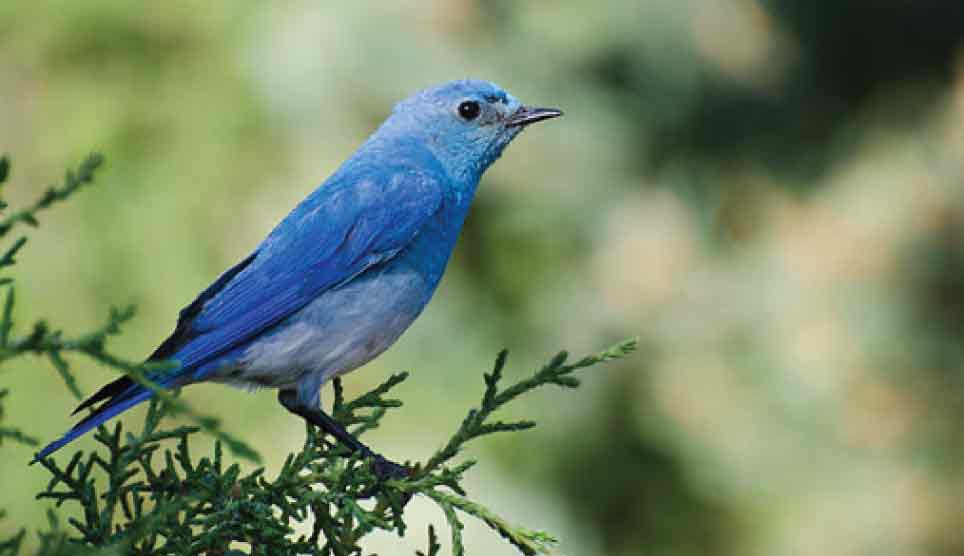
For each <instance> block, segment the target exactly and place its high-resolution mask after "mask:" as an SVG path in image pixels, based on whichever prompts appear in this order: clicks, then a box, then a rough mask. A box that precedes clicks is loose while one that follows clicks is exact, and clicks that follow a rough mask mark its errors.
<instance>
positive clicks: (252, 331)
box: [150, 167, 443, 374]
mask: <svg viewBox="0 0 964 556" xmlns="http://www.w3.org/2000/svg"><path fill="white" fill-rule="evenodd" d="M386 170H387V169H385V168H381V169H380V171H378V172H375V171H372V172H368V174H369V175H365V176H362V177H360V178H359V177H357V176H356V177H355V178H354V179H352V182H351V183H346V182H345V181H344V180H338V179H334V178H333V180H330V182H331V181H334V183H328V184H326V185H325V186H323V187H322V188H320V189H319V190H317V191H316V192H315V193H314V194H313V195H311V196H309V197H308V198H307V199H305V200H304V201H303V202H302V203H301V204H300V205H299V206H298V207H296V208H295V210H293V211H292V212H291V214H289V215H288V216H287V217H286V218H285V220H284V221H283V222H282V223H281V224H279V225H278V227H277V228H275V230H274V231H273V232H272V233H271V235H269V236H268V237H267V238H266V239H265V241H264V242H263V243H262V244H261V246H259V248H258V249H257V250H256V251H255V252H254V253H253V254H252V255H251V256H249V257H248V258H247V259H245V260H244V261H242V262H241V263H239V264H238V265H236V266H235V267H233V268H231V269H230V270H228V271H227V272H225V273H224V274H223V275H221V277H220V278H218V280H217V281H215V283H214V284H212V285H211V286H210V287H209V288H208V289H206V290H205V291H204V292H202V293H201V295H200V296H198V298H197V299H196V300H195V301H194V302H193V303H191V305H189V306H187V307H186V308H185V309H184V310H183V311H181V314H180V317H179V318H178V323H177V327H176V329H175V331H174V333H173V334H171V337H170V338H168V339H167V340H166V341H165V342H164V343H163V344H161V346H160V347H159V348H158V349H157V350H156V351H155V352H154V354H152V355H151V357H150V359H152V360H157V359H164V358H173V359H176V360H178V361H179V362H180V368H181V370H182V371H189V370H192V369H196V368H197V367H198V366H200V365H202V364H204V363H206V362H208V361H211V360H212V359H213V358H215V357H217V356H219V355H221V354H223V353H225V352H227V351H229V350H231V349H232V348H235V347H237V346H239V345H241V344H243V343H244V342H245V341H247V340H249V339H250V338H253V337H255V336H256V335H257V334H259V333H260V332H262V331H264V330H265V329H267V328H268V327H270V326H272V325H274V324H276V323H278V322H279V321H281V320H282V319H284V318H285V317H287V316H288V315H291V314H292V313H294V312H296V311H298V310H299V309H301V308H302V307H304V306H305V305H307V304H308V303H309V302H311V301H312V300H313V299H315V298H316V297H317V296H318V295H320V294H321V293H322V292H324V291H326V290H328V289H331V288H335V287H338V286H339V285H341V284H344V283H346V282H348V281H350V280H351V279H353V278H354V277H356V276H358V275H359V274H360V273H362V272H363V271H365V270H366V269H368V268H370V267H372V266H374V265H377V264H379V263H383V262H385V261H388V260H390V259H391V258H393V257H394V256H395V255H396V254H397V253H398V252H399V251H401V250H402V249H404V248H405V247H406V246H407V245H409V244H410V243H411V242H412V240H413V239H414V238H415V236H416V235H417V234H418V232H419V230H420V229H421V228H422V227H423V225H424V224H425V223H426V221H427V220H428V219H429V218H431V217H432V216H433V215H434V214H435V213H436V211H437V210H438V209H439V207H440V206H441V203H442V196H443V194H442V191H443V190H442V187H441V183H440V181H439V180H438V179H435V178H434V177H433V175H432V174H431V173H428V172H423V171H420V170H418V169H416V168H412V167H405V168H397V169H395V171H386ZM179 374H180V373H179Z"/></svg>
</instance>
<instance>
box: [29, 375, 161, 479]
mask: <svg viewBox="0 0 964 556" xmlns="http://www.w3.org/2000/svg"><path fill="white" fill-rule="evenodd" d="M153 394H154V392H153V391H151V390H150V389H148V388H144V387H143V386H141V385H140V384H137V383H136V382H134V381H133V380H131V379H130V378H128V377H126V376H125V377H121V378H119V379H117V380H115V381H113V382H111V383H110V384H108V385H106V386H104V387H103V388H101V389H100V390H98V391H97V393H95V394H94V395H93V396H91V397H89V398H87V399H86V400H84V402H83V403H82V404H80V406H79V407H78V408H77V409H76V410H75V411H74V413H77V412H78V411H80V410H82V409H84V408H86V407H90V406H91V405H93V404H95V403H97V402H99V401H101V400H105V399H106V400H107V401H106V402H105V403H104V404H103V405H101V406H100V407H98V408H97V409H96V410H94V411H93V413H91V414H90V415H88V416H86V417H84V418H83V420H81V421H80V422H79V423H77V424H76V425H74V427H73V428H72V429H70V430H69V431H67V432H66V434H64V435H63V436H62V437H60V438H59V439H57V440H55V441H53V442H51V443H50V444H47V445H46V446H45V447H44V449H43V450H40V451H39V452H37V454H36V455H35V456H34V458H33V461H31V462H30V463H31V464H33V463H37V462H38V461H40V460H42V459H44V458H45V457H47V456H49V455H50V454H52V453H54V452H56V451H57V450H59V449H60V448H62V447H64V446H65V445H67V444H68V443H69V442H71V441H73V440H74V439H76V438H77V437H79V436H81V435H82V434H84V433H86V432H87V431H89V430H90V429H92V428H94V427H96V426H98V425H100V424H102V423H104V422H105V421H107V420H108V419H110V418H112V417H115V416H117V415H119V414H121V413H123V412H124V411H127V410H128V409H130V408H132V407H134V406H135V405H137V404H139V403H141V402H143V401H145V400H147V399H150V397H151V396H152V395H153Z"/></svg>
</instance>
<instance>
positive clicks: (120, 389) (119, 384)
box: [71, 376, 135, 415]
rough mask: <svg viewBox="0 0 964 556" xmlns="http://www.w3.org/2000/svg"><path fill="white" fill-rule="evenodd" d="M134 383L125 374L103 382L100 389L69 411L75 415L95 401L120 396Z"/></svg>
mask: <svg viewBox="0 0 964 556" xmlns="http://www.w3.org/2000/svg"><path fill="white" fill-rule="evenodd" d="M134 384H135V382H134V381H133V380H131V379H130V377H127V376H122V377H120V378H118V379H117V380H115V381H113V382H110V383H108V384H105V385H104V386H102V387H101V389H100V390H98V391H97V392H95V393H94V395H92V396H90V397H89V398H87V399H86V400H84V401H83V402H82V403H81V404H80V405H78V406H77V409H75V410H74V411H73V412H72V413H71V415H77V414H78V413H80V412H81V411H83V410H85V409H87V408H88V407H90V406H92V405H94V404H95V403H97V402H100V401H103V400H107V399H112V398H115V397H117V396H120V395H121V394H123V393H124V392H126V391H128V390H130V389H131V387H132V386H134Z"/></svg>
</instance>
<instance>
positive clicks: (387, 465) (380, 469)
mask: <svg viewBox="0 0 964 556" xmlns="http://www.w3.org/2000/svg"><path fill="white" fill-rule="evenodd" d="M372 470H373V471H374V472H375V476H376V477H377V478H378V482H377V483H375V484H374V485H372V486H371V487H369V488H367V489H365V490H363V491H362V492H360V493H359V494H358V496H359V498H371V497H372V496H375V493H377V492H378V491H379V490H381V489H382V488H383V487H384V486H385V481H389V480H391V479H407V478H409V477H411V476H412V469H411V468H408V467H405V466H404V465H399V464H397V463H395V462H393V461H391V460H388V459H386V458H385V457H384V456H381V455H379V454H373V455H372ZM401 495H402V507H403V508H404V507H405V506H406V505H407V504H408V502H409V500H411V499H412V494H411V493H410V492H403V493H401Z"/></svg>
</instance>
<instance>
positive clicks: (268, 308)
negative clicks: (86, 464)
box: [34, 80, 562, 477]
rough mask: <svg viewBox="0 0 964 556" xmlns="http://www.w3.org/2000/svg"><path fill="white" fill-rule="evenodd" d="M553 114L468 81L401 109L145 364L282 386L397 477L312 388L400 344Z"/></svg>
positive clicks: (125, 403)
mask: <svg viewBox="0 0 964 556" xmlns="http://www.w3.org/2000/svg"><path fill="white" fill-rule="evenodd" d="M560 115H562V112H561V111H560V110H557V109H554V108H534V107H528V106H523V105H522V104H521V103H520V102H519V101H518V100H516V99H515V98H514V97H513V96H512V95H510V94H508V93H506V92H505V91H504V90H502V89H501V88H499V87H498V86H496V85H495V84H493V83H489V82H486V81H476V80H464V81H454V82H450V83H446V84H443V85H440V86H437V87H434V88H430V89H426V90H424V91H421V92H419V93H417V94H415V95H413V96H411V97H409V98H408V99H406V100H404V101H402V102H400V103H399V104H398V105H396V106H395V109H394V110H393V111H392V113H391V115H390V116H389V117H388V119H386V120H385V122H384V123H382V125H381V126H380V127H379V128H378V129H377V130H376V131H375V133H373V134H372V135H371V136H370V137H369V138H368V139H367V140H366V141H365V143H364V144H363V145H362V146H361V147H360V148H359V149H358V150H357V151H356V152H355V153H354V154H353V155H352V156H351V158H349V159H348V160H347V161H346V162H345V163H344V164H342V165H341V167H339V168H338V169H337V170H336V171H335V173H334V174H333V175H332V176H331V177H329V178H328V179H327V180H326V181H325V182H324V183H323V184H322V185H321V186H320V187H319V188H318V189H316V190H315V191H314V192H312V193H311V194H310V195H309V196H308V197H307V198H305V199H304V200H303V201H302V202H301V203H300V204H298V206H296V207H295V209H294V210H292V211H291V213H289V214H288V216H287V217H285V218H284V220H282V222H281V223H280V224H278V226H277V227H275V228H274V230H272V231H271V233H270V234H269V235H268V237H267V238H265V239H264V241H262V242H261V244H260V245H259V246H258V247H257V248H256V249H255V250H254V252H253V253H251V254H250V255H248V256H247V257H245V258H244V260H242V261H241V262H239V263H238V264H236V265H234V266H233V267H231V268H230V269H228V270H227V271H225V272H224V273H223V274H221V276H220V277H218V279H217V280H215V281H214V283H213V284H211V285H210V286H209V287H208V288H207V289H205V290H204V291H203V292H201V294H200V295H198V297H197V299H195V300H194V301H193V302H192V303H191V304H190V305H188V306H187V307H185V308H184V309H183V310H182V311H181V312H180V315H179V317H178V321H177V325H176V327H175V330H174V332H173V333H172V334H171V335H170V337H168V338H167V339H166V340H165V341H164V342H163V343H162V344H161V345H160V346H159V347H158V348H157V349H156V350H155V351H154V353H152V354H151V355H150V357H149V358H148V361H160V360H168V359H170V360H173V361H175V362H176V363H177V368H176V370H175V371H173V372H165V373H163V374H157V375H154V376H151V377H150V378H151V379H152V380H154V381H155V382H157V383H158V384H160V385H161V386H163V387H165V388H179V387H182V386H186V385H188V384H194V383H197V382H221V383H227V384H230V385H234V386H240V387H243V388H248V389H257V388H265V387H266V388H277V389H278V400H279V401H280V403H281V405H282V406H284V407H285V408H286V409H287V410H288V411H290V412H292V413H294V414H296V415H299V416H300V417H302V418H304V419H305V420H307V421H308V422H310V423H312V424H314V425H317V426H319V427H320V428H322V429H323V430H324V431H326V432H327V433H329V434H331V435H332V436H334V437H335V438H337V439H338V440H339V441H341V442H342V443H344V444H345V445H347V446H348V447H350V448H351V449H353V450H356V451H358V452H360V453H361V454H362V455H364V456H366V457H370V458H372V459H373V460H374V463H375V470H376V472H377V473H378V474H379V475H380V476H388V477H390V476H398V475H399V474H405V469H404V468H402V467H401V466H399V465H397V464H394V463H392V462H390V461H388V460H387V459H385V458H383V457H382V456H380V455H378V454H376V453H374V452H372V451H371V450H370V449H369V448H368V447H367V446H365V445H364V444H362V443H361V442H359V441H358V440H357V439H355V438H354V437H352V436H351V435H350V434H349V433H348V432H347V431H346V430H345V429H344V428H343V427H341V426H340V425H339V424H338V423H336V422H335V421H334V420H333V419H332V418H331V417H329V416H328V415H327V414H325V413H324V412H323V411H322V410H321V404H320V400H319V390H320V388H321V386H322V385H323V384H324V383H325V382H327V381H328V380H329V379H331V378H333V377H336V376H338V375H341V374H344V373H347V372H349V371H351V370H354V369H356V368H358V367H360V366H362V365H364V364H365V363H367V362H369V361H371V360H372V359H373V358H375V357H376V356H378V355H379V354H381V353H382V352H383V351H385V350H386V349H388V347H389V346H391V345H392V344H393V343H395V341H396V340H398V338H399V336H401V334H402V333H403V332H404V331H405V330H406V329H407V328H408V327H409V326H410V325H411V324H412V322H413V321H414V320H415V318H416V317H418V315H419V313H421V312H422V309H424V308H425V305H426V304H427V303H428V301H429V299H431V297H432V294H433V293H434V292H435V288H436V286H437V285H438V283H439V280H440V279H441V277H442V273H443V272H444V271H445V266H446V264H447V263H448V260H449V256H450V255H451V253H452V250H453V248H454V247H455V242H456V239H457V238H458V235H459V231H460V230H461V228H462V223H463V221H464V220H465V217H466V214H467V213H468V210H469V206H470V205H471V203H472V199H473V197H474V195H475V190H476V187H477V186H478V184H479V179H480V178H481V177H482V173H483V172H485V170H486V169H487V168H488V167H489V166H490V165H491V164H492V163H493V162H495V160H496V159H498V158H499V156H500V155H501V154H502V151H503V149H505V147H506V146H507V145H508V144H509V143H510V142H511V141H512V140H513V139H514V138H515V137H516V136H518V135H519V133H520V132H521V131H522V130H523V129H524V128H525V127H526V126H528V125H529V124H531V123H534V122H538V121H541V120H546V119H549V118H554V117H557V116H560ZM152 394H153V393H152V391H151V390H150V389H146V388H144V387H142V386H140V385H138V384H137V383H135V382H134V381H132V380H131V379H130V378H128V377H126V376H125V377H122V378H119V379H117V380H115V381H113V382H111V383H109V384H107V385H105V386H104V387H102V388H101V389H100V390H98V391H97V392H96V393H95V394H94V395H93V396H91V397H90V398H88V399H87V400H85V401H84V402H83V403H82V404H80V407H78V408H77V409H76V410H75V411H74V413H75V414H76V413H77V412H79V411H81V410H83V409H86V408H94V406H95V405H96V404H100V405H98V406H97V407H96V408H95V409H93V411H92V412H91V413H90V414H89V415H87V416H86V417H85V418H84V419H82V420H81V421H80V422H78V423H77V424H76V425H75V426H74V427H73V428H72V429H70V430H69V431H68V432H67V433H66V434H65V435H64V436H63V437H61V438H60V439H58V440H56V441H55V442H52V443H50V444H49V445H47V446H46V447H44V449H43V450H41V451H40V452H38V453H37V454H36V456H35V459H34V461H37V460H39V459H43V458H45V457H47V456H49V455H50V454H52V453H53V452H55V451H56V450H58V449H60V448H61V447H63V446H64V445H66V444H67V443H69V442H71V441H72V440H74V439H76V438H77V437H79V436H80V435H82V434H84V433H85V432H87V431H89V430H90V429H92V428H94V427H96V426H98V425H100V424H101V423H103V422H105V421H107V420H108V419H111V418H112V417H114V416H116V415H118V414H120V413H122V412H124V411H126V410H128V409H130V408H131V407H134V406H135V405H137V404H139V403H141V402H143V401H145V400H147V399H149V398H150V397H151V396H152Z"/></svg>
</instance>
